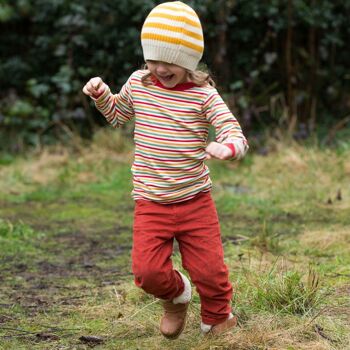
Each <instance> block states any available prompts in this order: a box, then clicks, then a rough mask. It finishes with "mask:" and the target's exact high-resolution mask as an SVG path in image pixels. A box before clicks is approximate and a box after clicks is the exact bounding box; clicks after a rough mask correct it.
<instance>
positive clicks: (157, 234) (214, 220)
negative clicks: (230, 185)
mask: <svg viewBox="0 0 350 350" xmlns="http://www.w3.org/2000/svg"><path fill="white" fill-rule="evenodd" d="M133 239H134V240H133V248H132V269H133V274H134V277H135V284H136V285H137V286H138V287H140V288H142V289H143V290H145V291H146V292H147V293H150V294H153V295H154V296H155V297H157V298H160V299H166V300H172V299H174V298H175V297H177V296H179V295H180V294H181V293H182V292H183V290H184V284H183V281H182V279H181V277H180V275H179V274H178V273H177V271H176V270H174V268H173V265H172V261H171V255H172V253H173V242H174V239H176V240H177V241H178V244H179V250H180V253H181V258H182V266H183V268H184V269H185V270H186V271H187V272H188V273H189V275H190V278H191V280H192V283H193V284H194V285H195V286H196V288H197V292H198V294H199V296H200V300H201V317H202V321H203V322H204V323H206V324H208V325H215V324H218V323H220V322H222V321H224V320H226V319H227V317H228V315H229V313H230V312H231V307H230V301H231V297H232V286H231V284H230V282H229V278H228V270H227V267H226V265H225V264H224V254H223V248H222V242H221V236H220V228H219V221H218V216H217V213H216V208H215V204H214V202H213V200H212V198H211V195H210V193H209V192H207V193H200V194H198V195H197V196H196V197H194V198H193V199H190V200H188V201H185V202H180V203H176V204H158V203H155V202H151V201H147V200H136V204H135V218H134V237H133Z"/></svg>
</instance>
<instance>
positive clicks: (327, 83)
mask: <svg viewBox="0 0 350 350" xmlns="http://www.w3.org/2000/svg"><path fill="white" fill-rule="evenodd" d="M161 2H162V1H150V0H118V1H110V0H109V1H106V0H100V1H95V0H85V1H83V2H82V1H80V0H32V1H30V0H11V1H10V0H1V1H0V33H1V34H0V48H1V61H0V86H1V89H0V140H1V141H0V147H2V148H3V149H4V150H7V151H10V152H21V151H22V150H24V149H25V148H26V147H27V146H35V147H38V146H40V147H41V146H42V145H45V144H50V143H55V142H57V141H63V142H65V141H66V139H67V138H69V137H71V135H72V134H76V133H78V134H80V135H82V136H83V137H86V138H90V137H91V136H92V135H93V134H94V132H95V131H96V130H97V129H98V128H99V127H100V126H104V125H105V121H104V120H103V118H101V117H100V116H99V115H98V113H97V112H96V111H95V110H94V109H93V108H91V107H92V105H91V104H90V101H88V99H87V98H86V97H85V96H83V94H82V93H81V89H82V86H83V85H84V84H85V82H86V81H87V80H88V79H90V78H91V77H93V76H101V77H103V79H105V80H106V81H107V83H109V84H110V85H111V87H112V90H113V91H114V92H118V91H119V89H120V88H121V86H122V84H123V83H124V82H125V81H126V79H127V78H128V76H129V75H130V74H131V72H132V71H134V70H135V69H138V68H139V67H141V66H142V64H143V63H144V62H143V57H142V51H141V45H140V29H141V27H142V23H143V21H144V19H145V17H146V15H147V14H148V12H149V11H150V10H151V9H152V8H153V7H154V6H155V5H156V4H159V3H161ZM185 2H186V3H188V4H189V5H191V6H192V7H194V8H195V10H196V11H197V13H198V15H199V17H200V19H201V21H202V25H203V29H204V35H205V45H206V47H205V54H204V58H203V62H204V63H205V64H206V65H207V67H208V68H209V70H210V72H211V73H212V74H213V76H214V78H215V80H216V82H217V84H218V88H219V90H220V92H221V93H222V95H223V96H224V98H225V101H226V102H227V103H228V105H229V106H230V108H231V110H232V111H233V112H234V113H235V115H236V117H237V118H238V120H239V121H240V123H241V124H242V127H243V129H244V131H245V133H246V134H247V135H248V136H249V137H250V141H251V143H254V142H257V143H260V142H261V139H262V138H263V137H262V135H266V134H268V135H269V136H275V137H280V138H281V137H282V136H281V135H280V133H279V131H281V130H282V131H283V132H285V131H288V135H290V136H292V137H293V138H294V139H298V140H304V139H308V138H309V137H310V135H316V136H317V137H318V139H320V140H321V142H323V143H334V142H335V141H336V140H337V139H339V138H342V137H348V136H349V131H348V130H347V128H346V127H347V126H348V125H349V119H350V114H349V109H350V70H349V68H350V51H349V50H348V46H347V45H348V43H349V39H350V26H349V18H350V1H349V0H345V1H343V0H309V1H306V0H270V1H261V0H249V1H247V0H227V1H223V0H200V1H199V0H193V1H185ZM131 129H132V126H126V129H125V134H126V135H129V136H130V135H131Z"/></svg>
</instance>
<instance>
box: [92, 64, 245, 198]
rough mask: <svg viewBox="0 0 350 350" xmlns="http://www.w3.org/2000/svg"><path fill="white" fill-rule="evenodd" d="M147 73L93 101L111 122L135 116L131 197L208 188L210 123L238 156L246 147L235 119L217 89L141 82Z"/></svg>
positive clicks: (190, 194) (182, 193) (176, 195)
mask: <svg viewBox="0 0 350 350" xmlns="http://www.w3.org/2000/svg"><path fill="white" fill-rule="evenodd" d="M145 73H146V71H144V70H138V71H136V72H134V73H133V74H132V75H131V76H130V78H129V79H128V81H127V82H126V83H125V84H124V86H123V87H122V89H121V91H120V92H119V93H118V94H115V95H114V94H112V93H111V91H110V89H109V88H108V89H106V90H105V91H104V93H103V94H102V96H100V97H99V98H98V99H97V100H95V104H96V107H97V108H98V110H99V111H100V112H101V113H102V114H103V115H104V116H105V118H106V119H107V121H108V122H109V123H110V124H112V126H114V127H119V126H120V125H122V124H124V123H125V122H127V121H129V120H131V119H132V118H135V131H134V141H135V155H134V162H133V165H132V168H131V170H132V174H133V187H134V189H133V192H132V196H133V198H134V199H147V200H152V201H156V202H158V203H176V202H181V201H185V200H188V199H190V198H192V197H194V196H195V195H196V194H198V193H199V192H202V191H203V192H205V191H209V190H210V189H211V186H212V184H211V180H210V176H209V169H208V167H207V165H206V164H205V163H204V160H205V157H206V153H205V148H206V146H207V138H208V132H209V127H210V125H213V126H214V127H215V132H216V141H217V142H219V143H222V144H229V145H230V148H231V149H233V150H234V155H233V158H234V159H238V158H241V157H243V156H244V154H245V153H246V151H247V149H248V145H247V141H246V139H245V137H244V135H243V133H242V130H241V127H240V125H239V123H238V122H237V120H236V118H235V117H234V116H233V115H232V113H231V112H230V110H229V109H228V107H227V105H226V104H225V103H224V101H223V100H222V98H221V97H220V95H219V94H218V92H217V90H216V89H215V88H213V87H211V86H197V85H195V84H194V83H191V82H188V83H183V84H179V85H177V86H176V87H175V88H166V87H164V86H162V85H161V83H160V82H155V84H153V85H143V84H142V82H141V78H142V76H143V75H144V74H145Z"/></svg>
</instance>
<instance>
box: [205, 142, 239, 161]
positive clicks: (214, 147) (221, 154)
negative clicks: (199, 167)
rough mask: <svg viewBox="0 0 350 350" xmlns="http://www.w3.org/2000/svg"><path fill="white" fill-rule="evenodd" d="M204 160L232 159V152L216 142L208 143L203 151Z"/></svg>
mask: <svg viewBox="0 0 350 350" xmlns="http://www.w3.org/2000/svg"><path fill="white" fill-rule="evenodd" d="M205 152H206V156H205V159H211V158H217V159H221V160H225V159H230V158H231V157H232V155H233V154H232V151H231V149H230V148H229V147H227V146H225V145H222V144H221V143H218V142H210V143H209V145H208V146H207V147H206V149H205Z"/></svg>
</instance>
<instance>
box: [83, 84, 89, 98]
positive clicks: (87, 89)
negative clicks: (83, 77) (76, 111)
mask: <svg viewBox="0 0 350 350" xmlns="http://www.w3.org/2000/svg"><path fill="white" fill-rule="evenodd" d="M83 93H84V94H85V95H88V96H91V92H90V90H89V88H88V86H87V85H85V86H84V87H83Z"/></svg>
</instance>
